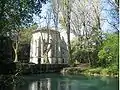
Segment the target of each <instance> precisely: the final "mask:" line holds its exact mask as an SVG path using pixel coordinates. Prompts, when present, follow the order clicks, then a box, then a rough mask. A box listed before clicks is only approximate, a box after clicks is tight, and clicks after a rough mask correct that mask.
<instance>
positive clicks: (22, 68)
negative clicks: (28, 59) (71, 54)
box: [16, 63, 68, 74]
mask: <svg viewBox="0 0 120 90" xmlns="http://www.w3.org/2000/svg"><path fill="white" fill-rule="evenodd" d="M16 66H17V71H18V72H20V73H21V74H40V73H51V72H60V71H61V70H62V69H63V68H65V67H67V66H68V65H67V64H28V63H16Z"/></svg>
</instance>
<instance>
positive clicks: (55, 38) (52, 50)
mask: <svg viewBox="0 0 120 90" xmlns="http://www.w3.org/2000/svg"><path fill="white" fill-rule="evenodd" d="M30 62H32V63H35V64H56V63H57V64H67V63H68V50H67V44H66V42H65V40H64V37H61V36H60V32H59V31H56V30H47V29H41V30H36V31H34V32H33V34H32V39H31V48H30Z"/></svg>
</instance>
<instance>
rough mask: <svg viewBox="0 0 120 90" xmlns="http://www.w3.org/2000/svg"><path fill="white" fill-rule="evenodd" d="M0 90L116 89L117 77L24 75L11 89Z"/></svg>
mask: <svg viewBox="0 0 120 90" xmlns="http://www.w3.org/2000/svg"><path fill="white" fill-rule="evenodd" d="M0 90H118V78H110V77H104V78H103V77H86V76H82V75H79V76H75V75H72V76H62V75H59V74H55V75H54V74H44V75H33V76H26V77H24V80H22V81H21V82H20V83H18V84H17V85H14V86H12V89H1V88H0Z"/></svg>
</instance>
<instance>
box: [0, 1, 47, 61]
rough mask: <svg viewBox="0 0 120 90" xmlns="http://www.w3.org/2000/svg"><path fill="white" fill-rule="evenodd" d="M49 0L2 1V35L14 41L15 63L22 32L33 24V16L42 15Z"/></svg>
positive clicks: (0, 33)
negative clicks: (43, 5)
mask: <svg viewBox="0 0 120 90" xmlns="http://www.w3.org/2000/svg"><path fill="white" fill-rule="evenodd" d="M46 1H47V0H0V35H8V34H9V36H10V37H11V38H12V40H13V49H14V51H15V62H16V61H17V52H18V51H17V50H18V45H19V36H20V31H21V30H22V28H23V27H27V26H29V25H31V24H32V23H33V15H34V14H36V15H40V12H41V7H42V3H46Z"/></svg>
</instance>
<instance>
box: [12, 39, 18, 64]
mask: <svg viewBox="0 0 120 90" xmlns="http://www.w3.org/2000/svg"><path fill="white" fill-rule="evenodd" d="M13 49H14V53H15V59H14V62H18V53H17V52H18V42H17V40H16V41H15V46H14V45H13Z"/></svg>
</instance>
